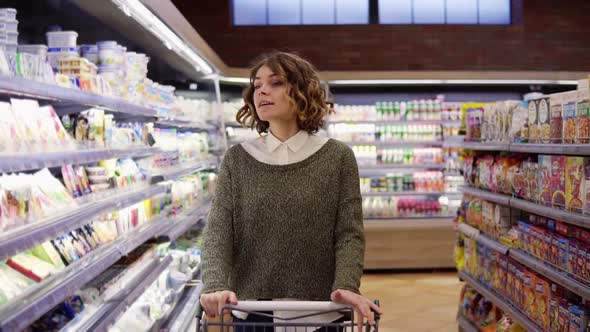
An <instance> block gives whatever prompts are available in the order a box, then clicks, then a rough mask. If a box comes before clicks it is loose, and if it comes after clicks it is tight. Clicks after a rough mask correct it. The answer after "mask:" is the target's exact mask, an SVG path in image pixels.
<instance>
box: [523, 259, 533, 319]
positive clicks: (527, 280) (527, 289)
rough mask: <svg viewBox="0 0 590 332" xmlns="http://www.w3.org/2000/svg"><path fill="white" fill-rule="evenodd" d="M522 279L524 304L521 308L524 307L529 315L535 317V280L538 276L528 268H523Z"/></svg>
mask: <svg viewBox="0 0 590 332" xmlns="http://www.w3.org/2000/svg"><path fill="white" fill-rule="evenodd" d="M522 280H523V284H522V294H523V295H522V300H523V306H522V307H521V308H524V309H525V310H524V311H525V312H526V314H527V316H529V317H535V315H536V313H535V311H536V303H535V300H536V297H535V280H536V276H535V274H534V273H533V272H531V271H529V270H527V269H524V268H523V269H522Z"/></svg>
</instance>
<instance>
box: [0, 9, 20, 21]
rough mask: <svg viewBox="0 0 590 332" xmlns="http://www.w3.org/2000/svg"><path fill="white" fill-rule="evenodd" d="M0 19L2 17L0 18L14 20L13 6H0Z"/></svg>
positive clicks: (14, 10) (14, 11)
mask: <svg viewBox="0 0 590 332" xmlns="http://www.w3.org/2000/svg"><path fill="white" fill-rule="evenodd" d="M0 19H2V20H16V9H14V8H0Z"/></svg>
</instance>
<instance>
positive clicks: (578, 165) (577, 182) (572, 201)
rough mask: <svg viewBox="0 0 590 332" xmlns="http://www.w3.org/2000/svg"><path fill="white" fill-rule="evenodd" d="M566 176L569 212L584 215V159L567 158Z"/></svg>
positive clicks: (566, 199) (566, 202)
mask: <svg viewBox="0 0 590 332" xmlns="http://www.w3.org/2000/svg"><path fill="white" fill-rule="evenodd" d="M565 176H566V181H565V207H566V209H567V210H569V211H572V212H575V213H582V211H583V210H584V206H585V202H584V199H585V188H584V184H585V177H584V158H582V157H567V160H566V172H565Z"/></svg>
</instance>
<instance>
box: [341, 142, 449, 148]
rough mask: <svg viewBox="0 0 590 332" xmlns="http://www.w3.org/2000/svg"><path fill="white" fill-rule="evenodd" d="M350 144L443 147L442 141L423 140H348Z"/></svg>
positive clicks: (390, 146)
mask: <svg viewBox="0 0 590 332" xmlns="http://www.w3.org/2000/svg"><path fill="white" fill-rule="evenodd" d="M344 143H346V144H347V145H349V146H357V145H370V146H376V147H378V148H386V149H387V148H391V149H395V148H411V147H441V146H443V142H442V141H423V142H403V141H401V142H363V141H346V142H344Z"/></svg>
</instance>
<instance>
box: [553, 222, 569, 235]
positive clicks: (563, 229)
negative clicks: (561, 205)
mask: <svg viewBox="0 0 590 332" xmlns="http://www.w3.org/2000/svg"><path fill="white" fill-rule="evenodd" d="M570 227H571V226H570V225H568V224H566V223H564V222H561V221H558V222H557V224H556V227H555V230H556V231H557V233H559V234H561V235H563V236H570Z"/></svg>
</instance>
